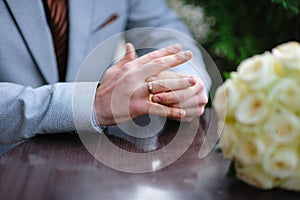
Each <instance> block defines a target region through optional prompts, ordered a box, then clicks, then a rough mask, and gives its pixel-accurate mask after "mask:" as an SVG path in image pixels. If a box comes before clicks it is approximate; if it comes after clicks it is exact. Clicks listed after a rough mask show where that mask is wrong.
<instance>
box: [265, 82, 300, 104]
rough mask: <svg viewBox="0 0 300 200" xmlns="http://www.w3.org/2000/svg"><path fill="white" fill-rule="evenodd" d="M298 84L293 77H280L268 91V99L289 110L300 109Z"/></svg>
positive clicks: (299, 87) (299, 86)
mask: <svg viewBox="0 0 300 200" xmlns="http://www.w3.org/2000/svg"><path fill="white" fill-rule="evenodd" d="M299 89H300V85H299V84H298V82H297V81H296V80H294V79H291V78H289V79H282V80H280V81H279V82H278V83H277V84H276V85H275V86H274V89H273V90H272V92H271V93H270V96H269V99H270V100H276V101H278V102H279V103H280V104H282V105H284V106H285V107H287V108H289V109H291V110H294V109H296V110H300V103H299V102H300V92H299Z"/></svg>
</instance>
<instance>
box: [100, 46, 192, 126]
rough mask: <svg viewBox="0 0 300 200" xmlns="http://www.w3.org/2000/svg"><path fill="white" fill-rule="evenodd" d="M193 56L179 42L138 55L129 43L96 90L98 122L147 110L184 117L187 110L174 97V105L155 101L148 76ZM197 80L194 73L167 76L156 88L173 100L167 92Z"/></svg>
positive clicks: (166, 99) (165, 98)
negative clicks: (137, 56)
mask: <svg viewBox="0 0 300 200" xmlns="http://www.w3.org/2000/svg"><path fill="white" fill-rule="evenodd" d="M191 58H192V52H191V51H181V46H180V45H172V46H169V47H166V48H162V49H159V50H156V51H153V52H150V53H148V54H146V55H144V56H141V57H139V58H136V53H135V48H134V46H133V45H132V44H130V43H128V44H126V53H125V56H124V57H123V58H122V59H121V60H120V61H119V62H117V63H116V64H115V65H113V66H112V67H110V68H109V69H108V70H107V71H106V72H105V73H104V76H103V78H102V81H101V84H100V86H99V87H98V88H97V90H96V95H95V101H94V113H95V117H96V120H97V122H98V124H99V125H100V124H101V125H113V124H118V123H123V122H126V121H128V120H131V119H133V118H135V117H138V116H140V115H144V114H153V115H158V116H167V117H169V118H182V117H184V116H185V115H186V111H185V110H184V109H182V108H181V107H179V106H176V103H175V101H172V103H173V104H174V106H166V105H164V104H163V103H156V102H152V101H151V99H149V91H148V84H147V82H146V79H147V78H149V77H153V76H155V75H158V74H159V73H160V72H162V71H164V70H166V69H168V68H172V67H175V66H177V65H180V64H182V63H184V62H186V61H188V60H189V59H191ZM195 84H196V80H194V78H192V77H177V78H172V79H168V78H165V79H161V80H159V81H158V82H157V83H156V85H158V87H157V88H158V89H157V90H156V92H158V93H162V94H163V96H160V98H162V102H171V101H170V100H172V99H174V97H173V96H174V94H172V93H165V92H167V91H170V90H176V91H181V89H185V88H189V87H191V86H192V85H195ZM183 91H185V90H183ZM189 95H190V94H189Z"/></svg>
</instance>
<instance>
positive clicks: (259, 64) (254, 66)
mask: <svg viewBox="0 0 300 200" xmlns="http://www.w3.org/2000/svg"><path fill="white" fill-rule="evenodd" d="M277 65H279V63H278V61H277V59H275V57H274V56H273V55H272V54H271V53H269V52H266V53H264V54H262V55H256V56H253V57H251V58H248V59H246V60H244V61H243V62H242V63H241V64H240V65H239V66H238V68H237V71H238V74H239V77H240V79H242V80H243V81H244V82H245V83H246V84H248V85H249V86H250V87H253V88H261V87H264V86H266V85H268V84H270V83H271V82H273V81H274V80H275V79H276V78H277V75H276V66H277Z"/></svg>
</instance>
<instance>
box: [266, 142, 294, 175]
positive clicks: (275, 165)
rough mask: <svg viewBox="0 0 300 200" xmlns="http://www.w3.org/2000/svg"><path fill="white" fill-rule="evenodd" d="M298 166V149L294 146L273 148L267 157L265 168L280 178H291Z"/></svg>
mask: <svg viewBox="0 0 300 200" xmlns="http://www.w3.org/2000/svg"><path fill="white" fill-rule="evenodd" d="M297 165H298V154H297V148H296V147H294V146H292V147H290V146H287V147H278V148H275V147H274V148H272V149H271V150H270V151H269V152H268V153H267V154H266V156H265V158H264V161H263V168H264V169H265V171H266V172H267V173H269V174H270V175H272V176H275V177H278V178H286V177H289V176H291V175H292V174H293V173H294V172H295V169H296V168H297Z"/></svg>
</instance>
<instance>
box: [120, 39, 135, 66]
mask: <svg viewBox="0 0 300 200" xmlns="http://www.w3.org/2000/svg"><path fill="white" fill-rule="evenodd" d="M135 58H136V52H135V48H134V46H133V44H131V43H127V44H126V52H125V55H124V57H123V58H122V59H121V60H120V61H119V64H121V65H124V64H125V63H127V62H131V61H133V60H134V59H135Z"/></svg>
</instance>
